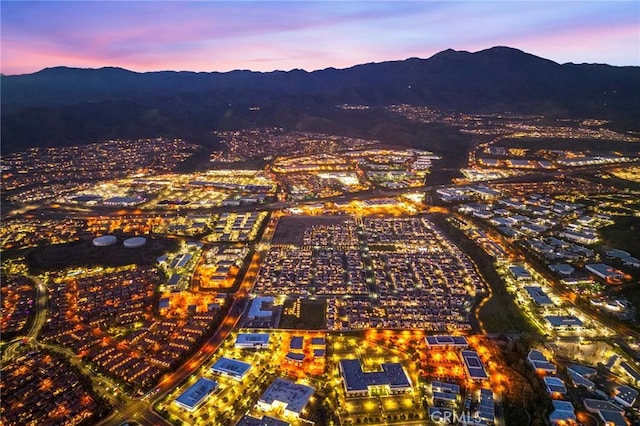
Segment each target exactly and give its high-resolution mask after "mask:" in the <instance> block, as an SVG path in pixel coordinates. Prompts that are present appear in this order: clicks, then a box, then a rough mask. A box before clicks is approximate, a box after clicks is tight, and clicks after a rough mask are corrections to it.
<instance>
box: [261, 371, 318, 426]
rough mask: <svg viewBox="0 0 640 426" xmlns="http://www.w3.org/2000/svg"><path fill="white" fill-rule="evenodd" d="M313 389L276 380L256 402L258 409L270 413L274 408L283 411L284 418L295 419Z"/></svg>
mask: <svg viewBox="0 0 640 426" xmlns="http://www.w3.org/2000/svg"><path fill="white" fill-rule="evenodd" d="M313 392H315V389H314V388H312V387H311V386H306V385H300V384H296V383H293V382H290V381H288V380H284V379H281V378H279V377H278V378H276V379H275V380H274V381H273V383H271V385H270V386H269V388H268V389H267V390H266V391H265V393H263V394H262V396H261V397H260V399H259V400H258V408H260V409H261V410H264V411H271V410H273V409H276V408H281V409H282V410H284V415H285V417H293V418H297V417H299V416H300V413H302V410H303V409H304V407H306V406H307V403H308V402H309V399H310V398H311V395H313Z"/></svg>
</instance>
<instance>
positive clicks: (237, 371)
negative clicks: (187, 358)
mask: <svg viewBox="0 0 640 426" xmlns="http://www.w3.org/2000/svg"><path fill="white" fill-rule="evenodd" d="M250 369H251V364H249V363H246V362H242V361H238V360H236V359H233V358H226V357H222V358H220V359H219V360H217V361H216V362H215V364H213V365H212V366H211V371H213V372H214V373H218V374H221V375H223V376H229V377H232V378H234V379H236V380H242V379H244V378H245V376H246V375H247V373H248V372H249V370H250Z"/></svg>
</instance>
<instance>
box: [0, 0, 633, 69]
mask: <svg viewBox="0 0 640 426" xmlns="http://www.w3.org/2000/svg"><path fill="white" fill-rule="evenodd" d="M0 23H1V45H0V48H1V66H0V71H1V72H2V73H3V74H8V75H11V74H25V73H31V72H35V71H39V70H41V69H43V68H46V67H52V66H70V67H82V68H99V67H103V66H117V67H122V68H126V69H130V70H133V71H139V72H143V71H160V70H175V71H181V70H188V71H230V70H235V69H249V70H254V71H273V70H291V69H295V68H301V69H305V70H307V71H312V70H317V69H324V68H327V67H335V68H346V67H350V66H353V65H357V64H362V63H368V62H382V61H388V60H401V59H406V58H410V57H419V58H428V57H430V56H432V55H434V54H436V53H437V52H440V51H442V50H445V49H448V48H452V49H455V50H466V51H470V52H475V51H478V50H483V49H488V48H490V47H493V46H509V47H515V48H518V49H521V50H524V51H526V52H528V53H532V54H534V55H537V56H541V57H544V58H547V59H551V60H553V61H556V62H558V63H566V62H574V63H607V64H610V65H619V66H622V65H635V66H638V65H640V0H630V1H618V0H609V1H577V0H573V1H550V0H547V1H518V0H510V1H507V0H504V1H456V0H449V1H444V2H437V1H426V0H424V1H419V0H414V1H375V0H370V1H348V0H346V1H345V0H343V1H340V0H333V1H266V0H265V1H258V2H255V1H213V0H210V1H179V2H174V1H158V0H155V1H152V0H148V1H133V2H132V1H118V0H111V1H71V0H68V1H11V0H2V2H1V3H0Z"/></svg>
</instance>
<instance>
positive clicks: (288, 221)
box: [271, 216, 347, 245]
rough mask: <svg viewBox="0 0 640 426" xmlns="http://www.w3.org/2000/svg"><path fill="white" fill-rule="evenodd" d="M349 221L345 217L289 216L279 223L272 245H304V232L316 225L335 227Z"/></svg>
mask: <svg viewBox="0 0 640 426" xmlns="http://www.w3.org/2000/svg"><path fill="white" fill-rule="evenodd" d="M345 220H347V218H346V217H344V216H287V217H283V218H281V219H280V220H279V221H278V227H277V228H276V232H275V234H274V235H273V240H272V241H271V242H272V244H295V245H302V237H303V236H304V230H305V229H307V228H311V227H312V226H315V225H333V224H338V223H343V222H344V221H345Z"/></svg>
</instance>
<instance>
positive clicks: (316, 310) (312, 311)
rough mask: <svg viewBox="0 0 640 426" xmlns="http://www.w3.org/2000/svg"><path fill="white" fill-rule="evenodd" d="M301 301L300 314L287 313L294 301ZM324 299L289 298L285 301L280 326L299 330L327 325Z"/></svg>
mask: <svg viewBox="0 0 640 426" xmlns="http://www.w3.org/2000/svg"><path fill="white" fill-rule="evenodd" d="M296 301H299V303H300V316H299V317H298V316H296V315H286V314H285V312H286V311H287V309H289V308H292V307H293V305H294V303H296ZM325 310H326V308H325V301H324V300H307V299H289V300H287V301H285V302H284V308H283V310H282V317H281V319H280V324H279V326H278V328H284V329H297V330H321V329H324V328H325V327H326V322H325V318H324V312H325Z"/></svg>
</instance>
